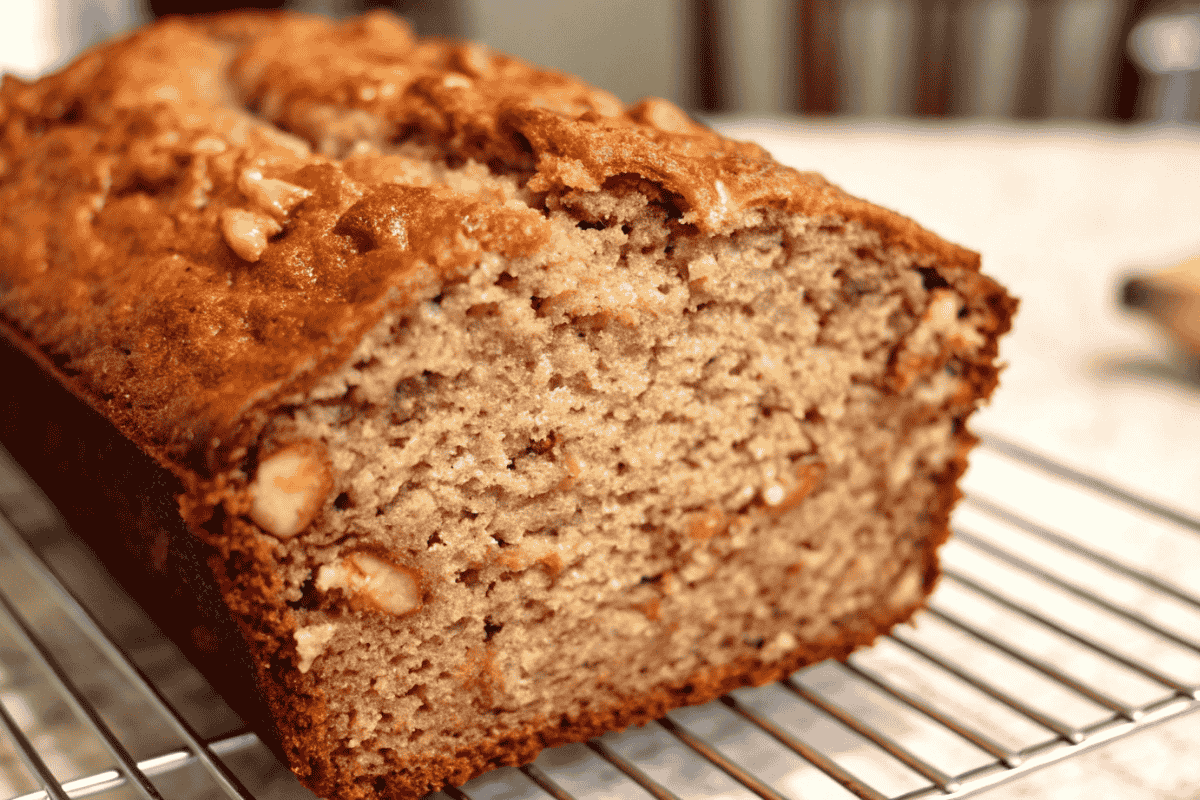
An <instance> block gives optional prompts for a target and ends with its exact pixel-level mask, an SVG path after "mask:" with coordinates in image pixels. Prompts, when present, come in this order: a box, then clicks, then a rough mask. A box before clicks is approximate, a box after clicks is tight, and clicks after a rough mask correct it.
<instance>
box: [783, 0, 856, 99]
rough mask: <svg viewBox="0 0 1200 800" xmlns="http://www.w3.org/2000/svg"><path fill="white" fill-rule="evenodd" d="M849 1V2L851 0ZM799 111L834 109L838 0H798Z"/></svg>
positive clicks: (839, 7)
mask: <svg viewBox="0 0 1200 800" xmlns="http://www.w3.org/2000/svg"><path fill="white" fill-rule="evenodd" d="M851 1H853V0H851ZM798 6H799V13H798V14H797V28H798V30H797V33H796V35H797V38H798V40H799V46H798V48H797V49H798V51H799V64H798V66H799V76H798V78H799V83H800V109H801V110H802V111H803V112H804V113H806V114H833V113H836V112H837V111H838V110H839V109H838V105H839V104H838V70H837V62H838V52H837V45H838V31H839V29H840V27H841V26H840V25H839V22H840V17H841V14H840V12H841V10H842V9H841V6H842V2H841V0H799V3H798Z"/></svg>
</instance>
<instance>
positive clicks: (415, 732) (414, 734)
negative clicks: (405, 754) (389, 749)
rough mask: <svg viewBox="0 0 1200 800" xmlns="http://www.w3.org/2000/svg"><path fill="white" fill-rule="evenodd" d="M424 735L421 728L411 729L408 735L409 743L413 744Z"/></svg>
mask: <svg viewBox="0 0 1200 800" xmlns="http://www.w3.org/2000/svg"><path fill="white" fill-rule="evenodd" d="M424 735H425V731H424V730H422V729H421V728H413V729H412V730H411V731H410V732H409V734H408V740H409V741H410V742H415V741H416V740H417V739H420V738H421V737H422V736H424Z"/></svg>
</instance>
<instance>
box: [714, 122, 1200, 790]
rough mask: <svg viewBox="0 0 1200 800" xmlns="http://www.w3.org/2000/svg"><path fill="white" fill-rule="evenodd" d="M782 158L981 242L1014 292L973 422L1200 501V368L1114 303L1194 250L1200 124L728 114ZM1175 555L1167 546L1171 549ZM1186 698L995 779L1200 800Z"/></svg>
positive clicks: (1193, 719)
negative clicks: (1158, 717) (986, 398)
mask: <svg viewBox="0 0 1200 800" xmlns="http://www.w3.org/2000/svg"><path fill="white" fill-rule="evenodd" d="M716 126H717V127H718V128H720V129H721V130H722V132H724V133H726V134H728V135H731V136H733V137H735V138H739V139H751V140H754V141H757V142H759V143H760V144H762V145H763V146H765V147H766V148H767V149H768V150H770V151H771V152H772V153H773V154H774V155H775V156H776V157H777V158H778V159H779V160H781V161H783V162H784V163H787V164H790V165H792V166H795V167H798V168H800V169H810V170H816V171H818V172H821V173H823V174H824V175H825V176H826V177H827V178H829V179H830V180H832V181H834V182H835V183H837V184H839V185H841V186H842V187H843V188H844V189H846V190H847V191H849V192H851V193H852V194H856V195H859V196H861V197H865V198H867V199H869V200H872V201H874V202H877V203H880V204H881V205H885V206H888V207H890V208H893V209H896V210H897V211H900V212H901V213H904V214H906V215H908V216H911V217H913V218H914V219H916V220H918V221H919V222H921V223H922V224H923V225H925V226H926V227H928V228H930V229H932V230H934V231H936V232H937V233H939V234H941V235H942V236H944V237H945V238H947V239H950V240H952V241H956V242H959V243H961V244H964V245H966V246H968V247H971V248H973V249H976V250H978V251H980V252H981V253H982V254H983V263H984V270H985V272H987V273H989V274H991V275H993V276H994V277H996V278H997V279H999V280H1000V281H1001V282H1003V283H1004V284H1005V285H1007V286H1008V287H1009V289H1010V291H1011V292H1012V293H1013V294H1015V295H1016V296H1018V297H1020V298H1021V303H1022V305H1021V310H1020V313H1019V315H1018V317H1017V320H1016V324H1015V327H1014V330H1013V332H1012V333H1011V334H1010V335H1009V337H1008V338H1007V339H1006V340H1005V342H1004V344H1003V346H1002V349H1001V354H1002V357H1003V358H1004V359H1005V360H1006V361H1008V362H1009V367H1008V369H1006V371H1005V373H1004V375H1003V378H1002V383H1001V387H1000V389H999V391H998V392H997V394H996V396H995V398H994V400H993V402H992V404H991V406H990V407H989V408H987V409H985V410H984V411H982V412H981V413H980V414H979V415H978V416H977V417H976V418H975V427H976V428H977V429H980V430H988V431H994V432H996V433H999V434H1002V435H1004V436H1006V437H1007V438H1010V439H1014V440H1017V441H1019V442H1021V443H1023V444H1025V445H1026V446H1028V447H1029V448H1031V449H1033V450H1036V451H1039V452H1041V453H1044V454H1045V455H1048V456H1051V457H1053V458H1055V459H1057V460H1059V461H1061V462H1064V463H1067V464H1069V465H1072V466H1074V467H1076V468H1078V469H1080V470H1082V471H1085V472H1088V473H1090V474H1093V475H1096V476H1099V477H1103V478H1106V479H1108V480H1109V481H1111V482H1113V483H1115V484H1118V485H1121V486H1123V487H1126V488H1128V489H1129V490H1131V491H1133V492H1135V493H1137V494H1140V495H1143V496H1145V497H1148V498H1151V499H1154V500H1157V501H1159V502H1161V503H1163V504H1165V505H1167V506H1170V507H1174V508H1177V509H1179V510H1182V511H1185V512H1188V513H1190V514H1191V515H1193V516H1200V377H1197V376H1196V375H1194V374H1189V373H1188V371H1187V368H1186V362H1184V361H1181V360H1177V359H1176V358H1175V357H1174V354H1173V353H1172V351H1171V347H1170V346H1169V345H1168V344H1167V342H1166V340H1165V338H1164V337H1163V336H1162V335H1161V334H1160V333H1159V332H1158V331H1157V330H1156V329H1154V328H1153V327H1152V326H1151V325H1150V324H1149V323H1147V322H1143V321H1141V320H1139V319H1137V318H1134V317H1132V316H1130V315H1128V314H1127V313H1125V312H1124V311H1123V310H1121V309H1120V308H1119V306H1118V304H1117V291H1118V287H1119V285H1120V283H1121V279H1122V278H1123V276H1124V275H1126V274H1127V273H1129V272H1131V271H1134V270H1137V269H1147V268H1155V267H1163V266H1168V265H1170V264H1171V263H1173V262H1175V261H1179V260H1182V259H1183V258H1185V257H1188V256H1191V255H1195V254H1196V253H1200V129H1196V128H1172V129H1167V128H1153V129H1152V128H1117V127H1100V126H1091V127H1079V126H1070V127H1068V126H1061V125H1058V126H1056V125H1037V126H1033V125H1020V126H1018V125H1012V124H984V123H971V124H948V123H929V124H912V123H889V122H885V121H879V122H863V121H848V122H842V121H832V120H830V121H820V122H812V121H808V120H787V121H783V120H753V119H720V120H717V121H716ZM1167 557H1169V555H1168V556H1167ZM1198 792H1200V715H1198V714H1191V715H1188V716H1184V717H1182V718H1179V719H1176V720H1173V721H1171V722H1168V723H1166V724H1164V725H1161V726H1158V727H1156V728H1151V729H1148V730H1146V731H1142V732H1139V733H1136V734H1134V735H1132V736H1130V737H1128V738H1126V739H1122V740H1118V741H1117V742H1114V743H1112V744H1109V745H1105V746H1103V747H1101V748H1099V749H1098V750H1095V751H1092V752H1090V753H1085V754H1083V755H1081V756H1078V757H1075V758H1070V759H1067V760H1066V761H1064V762H1061V763H1059V764H1058V765H1055V766H1053V767H1050V768H1047V769H1045V770H1042V771H1040V772H1034V773H1031V774H1029V775H1027V776H1025V777H1023V778H1020V779H1018V780H1015V781H1013V782H1011V783H1008V784H1004V785H1002V786H1000V787H997V788H995V789H992V790H990V791H988V792H985V793H984V796H986V797H988V798H996V799H997V800H998V799H999V798H1018V797H1039V798H1053V800H1067V799H1068V798H1089V800H1090V798H1095V797H1122V798H1156V799H1158V798H1163V799H1166V798H1170V799H1171V800H1185V799H1186V800H1195V798H1196V797H1197V796H1200V795H1198V794H1197V793H1198Z"/></svg>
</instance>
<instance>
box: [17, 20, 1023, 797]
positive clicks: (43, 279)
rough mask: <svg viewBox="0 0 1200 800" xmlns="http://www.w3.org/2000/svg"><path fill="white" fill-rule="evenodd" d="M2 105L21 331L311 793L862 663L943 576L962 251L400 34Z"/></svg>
mask: <svg viewBox="0 0 1200 800" xmlns="http://www.w3.org/2000/svg"><path fill="white" fill-rule="evenodd" d="M0 100H3V113H4V117H3V120H5V121H6V122H5V126H4V127H3V129H2V130H3V137H0V145H2V149H0V208H3V209H4V212H3V213H4V215H3V216H0V247H2V248H3V253H2V256H3V257H0V313H2V314H3V315H4V318H5V325H6V326H7V327H6V328H5V330H8V328H11V329H13V330H15V331H17V332H18V333H17V334H16V335H17V336H19V337H22V339H21V341H22V342H24V343H25V344H24V345H23V346H26V347H27V349H29V348H32V349H36V351H37V354H36V356H35V360H37V359H40V361H38V363H40V364H42V365H43V366H44V367H47V368H48V369H50V370H51V371H52V372H53V373H54V374H55V375H56V377H57V378H58V379H59V380H61V381H62V382H63V383H64V384H65V385H67V386H68V387H69V388H70V389H71V391H73V392H74V393H75V394H76V395H77V396H78V397H79V398H81V399H82V400H84V401H85V402H87V403H89V404H90V405H92V406H93V407H94V408H95V409H97V410H98V411H100V412H101V413H102V414H103V415H104V417H105V418H106V419H107V420H109V421H110V422H111V423H112V424H113V425H114V426H115V427H116V428H117V429H118V430H119V431H121V433H122V434H124V435H125V436H127V437H128V438H129V439H131V440H132V441H133V442H134V443H136V444H137V445H138V446H139V447H140V448H141V449H142V450H143V451H144V452H145V453H147V454H149V455H150V456H152V457H153V458H154V459H156V460H157V462H158V463H159V464H160V465H161V466H162V467H163V468H164V469H165V470H169V471H170V473H172V474H173V476H174V480H175V481H177V482H178V484H179V485H181V486H182V487H183V488H184V492H183V494H182V496H181V497H180V499H179V502H180V508H181V512H182V515H183V519H184V520H186V522H187V523H188V524H189V525H190V527H191V530H192V531H193V532H194V534H195V536H196V537H198V539H199V540H200V541H202V542H203V543H204V545H205V546H206V547H208V548H211V551H205V552H206V553H210V556H211V557H210V556H209V555H206V556H205V557H206V558H207V559H208V564H209V566H210V567H211V568H212V576H211V580H212V581H214V582H215V583H216V585H217V587H219V589H220V593H221V596H223V597H224V600H225V602H226V603H227V604H228V607H229V610H230V612H231V613H232V615H233V619H234V621H235V622H236V623H237V625H238V626H239V629H240V632H241V634H242V636H243V637H244V638H245V643H246V645H247V646H248V648H249V654H250V657H251V660H252V661H253V663H254V665H255V668H256V670H257V680H258V688H259V691H260V692H261V693H262V694H263V696H264V698H265V700H266V701H267V703H268V705H270V707H271V712H272V715H273V719H272V720H271V724H272V725H273V726H274V728H275V729H276V733H277V735H278V740H279V744H280V746H281V749H282V751H283V752H284V753H285V754H286V756H287V757H288V759H289V760H290V762H291V764H292V766H293V768H294V769H295V770H296V772H297V774H299V775H300V777H301V779H302V780H304V781H305V782H306V784H307V785H309V786H310V787H311V788H312V789H313V790H314V791H316V792H318V793H319V794H321V795H322V796H325V797H336V798H358V797H364V798H365V797H373V796H377V795H380V796H401V797H406V796H416V795H420V794H423V793H424V792H426V791H429V790H431V789H436V788H439V787H441V786H443V785H445V784H446V783H448V782H449V783H461V782H462V781H465V780H467V779H468V778H470V777H472V776H474V775H477V774H479V773H480V772H482V771H485V770H486V769H488V768H491V767H494V766H498V765H501V764H516V763H521V762H523V761H526V760H529V759H531V758H533V756H534V755H535V754H536V753H537V752H538V750H539V749H541V748H542V747H545V746H548V745H553V744H556V743H559V742H565V741H577V740H581V739H583V738H586V737H588V736H591V735H594V734H598V733H601V732H603V731H605V730H611V729H614V728H619V727H623V726H626V725H629V724H636V723H640V722H644V721H647V720H649V719H653V718H654V717H656V716H659V715H661V714H662V713H663V712H665V711H666V710H667V709H669V708H671V707H674V706H678V705H681V704H685V703H693V702H702V701H705V700H708V699H710V698H712V697H715V696H717V695H719V694H720V693H722V692H724V691H727V690H729V689H732V688H734V687H737V686H742V685H746V684H752V683H762V682H765V681H769V680H773V679H777V678H779V677H782V676H783V675H786V674H787V673H788V672H790V671H792V670H794V669H796V668H797V667H799V666H802V665H804V664H807V663H811V662H813V661H816V660H819V659H822V658H826V657H844V656H845V655H846V654H848V653H849V652H850V651H851V650H853V649H854V648H855V647H858V646H861V645H864V644H867V643H869V642H871V641H872V640H873V639H874V638H875V637H877V636H878V635H879V634H880V633H882V632H884V631H886V630H887V629H888V628H889V627H890V626H892V625H894V624H896V623H898V622H900V621H903V620H905V619H907V618H908V617H909V616H911V614H912V613H913V612H914V611H915V610H916V609H917V608H919V607H920V606H921V604H922V603H923V602H924V598H925V597H926V596H927V594H928V593H929V591H931V590H932V587H933V584H934V582H935V580H936V578H937V574H938V569H937V560H936V549H937V547H938V546H939V545H940V544H941V543H942V542H943V541H944V539H945V538H946V536H947V530H948V528H947V525H948V518H949V513H950V509H951V507H952V505H953V503H954V501H955V499H956V498H957V489H956V481H957V478H958V476H959V475H960V474H961V472H962V470H963V469H964V468H965V464H966V461H965V458H966V454H967V451H968V450H969V448H970V446H971V445H972V444H973V441H974V440H973V438H972V437H971V436H970V434H969V433H968V432H967V430H966V425H965V423H966V420H967V417H968V416H969V415H970V414H971V413H972V412H973V411H974V410H975V409H976V407H977V406H978V405H979V404H980V403H981V402H983V401H984V400H985V399H986V398H987V397H988V396H989V395H990V393H991V392H992V390H993V389H994V388H995V385H996V376H997V372H998V368H997V366H996V364H995V356H996V343H997V338H998V337H999V336H1000V335H1001V334H1002V333H1003V332H1004V331H1005V330H1007V328H1008V326H1009V320H1010V317H1011V315H1012V313H1013V311H1014V308H1015V302H1014V301H1013V300H1012V299H1011V298H1009V297H1008V296H1007V295H1006V294H1005V292H1004V290H1003V289H1002V288H1001V287H999V286H998V285H997V284H996V283H995V282H993V281H991V280H990V279H988V278H986V277H984V276H982V275H981V274H980V273H979V265H978V257H977V256H976V255H975V254H973V253H971V252H970V251H966V250H964V249H962V248H960V247H957V246H955V245H951V244H949V243H947V242H944V241H942V240H941V239H939V238H937V237H936V236H935V235H933V234H931V233H929V232H927V231H924V230H923V229H921V228H920V227H919V226H917V225H916V224H915V223H913V222H911V221H910V220H907V219H904V218H903V217H900V216H899V215H896V214H893V213H892V212H888V211H886V210H884V209H880V208H878V207H876V206H872V205H870V204H869V203H865V202H864V201H861V200H857V199H855V198H852V197H849V196H847V195H845V194H844V193H842V192H840V191H839V190H837V189H836V188H835V187H833V186H831V185H830V184H828V183H826V182H824V181H823V180H822V179H820V178H819V177H817V176H813V175H805V174H801V173H796V172H795V171H793V170H790V169H787V168H784V167H782V166H780V165H778V164H776V163H775V162H774V161H773V160H772V159H771V158H770V157H769V156H768V155H767V154H766V153H764V152H763V151H762V150H760V149H759V148H757V147H755V146H754V145H749V144H744V143H736V142H730V141H728V140H725V139H722V138H721V137H719V136H717V135H716V134H714V133H712V132H711V131H708V130H707V129H704V128H702V127H701V126H698V125H696V124H695V123H692V122H691V121H690V120H688V119H687V118H686V116H685V115H683V114H682V112H680V111H679V110H678V109H675V108H674V107H672V106H670V105H669V104H666V103H664V102H662V101H645V102H643V103H640V104H638V105H637V106H634V107H631V108H625V107H624V106H622V105H621V104H620V103H619V102H618V101H616V100H615V99H614V98H612V97H611V96H609V95H607V94H605V93H603V92H600V91H598V90H595V89H592V88H591V87H587V86H586V85H584V84H581V83H579V82H577V81H575V80H573V79H571V78H568V77H566V76H561V75H556V74H554V73H549V72H543V71H539V70H536V69H534V68H532V67H529V66H528V65H525V64H523V63H521V62H519V61H516V60H513V59H508V58H506V57H503V56H500V55H498V54H495V53H490V52H489V51H486V50H484V49H482V48H478V47H474V46H471V45H453V44H446V43H442V42H417V41H415V40H414V39H413V38H412V36H411V34H410V33H409V31H408V30H407V28H405V27H404V26H403V25H401V24H400V23H398V22H397V21H395V20H393V19H391V18H390V17H386V16H370V17H366V18H362V19H359V20H353V21H348V22H344V23H339V24H337V25H333V24H330V23H328V22H325V21H322V20H316V19H312V18H304V17H294V16H278V17H263V16H253V15H233V16H228V17H218V18H213V19H209V20H206V21H201V22H184V21H179V20H176V21H168V22H164V23H160V24H158V25H156V26H154V27H152V28H150V29H147V30H145V31H143V32H141V33H139V34H137V35H136V36H134V37H133V38H131V39H130V40H128V41H125V42H120V43H116V44H112V45H108V46H107V47H105V48H103V49H101V50H99V51H96V52H93V53H91V54H89V55H87V56H85V57H84V58H82V59H81V60H80V61H78V62H77V63H76V64H74V65H72V66H71V67H69V68H67V69H66V70H65V71H63V72H62V73H59V74H57V75H53V76H50V77H48V78H45V79H43V80H42V81H39V82H38V83H35V84H24V83H22V82H20V81H17V80H11V79H9V80H6V82H5V83H4V86H3V90H2V91H0ZM138 535H142V534H138ZM147 535H152V534H147ZM185 549H186V547H185ZM208 579H209V576H207V573H206V574H205V576H204V580H208Z"/></svg>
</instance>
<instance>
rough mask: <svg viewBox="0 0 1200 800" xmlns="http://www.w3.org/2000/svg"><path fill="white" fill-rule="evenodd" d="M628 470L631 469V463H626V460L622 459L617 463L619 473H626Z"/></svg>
mask: <svg viewBox="0 0 1200 800" xmlns="http://www.w3.org/2000/svg"><path fill="white" fill-rule="evenodd" d="M628 471H629V465H628V464H626V463H625V462H624V461H621V462H619V463H618V464H617V474H618V475H624V474H625V473H626V472H628Z"/></svg>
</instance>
